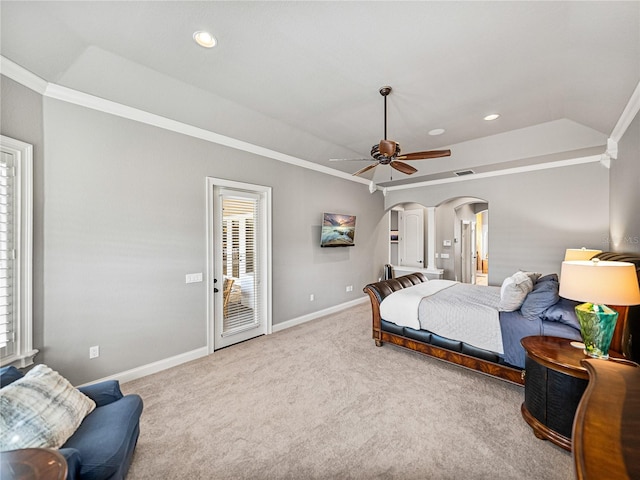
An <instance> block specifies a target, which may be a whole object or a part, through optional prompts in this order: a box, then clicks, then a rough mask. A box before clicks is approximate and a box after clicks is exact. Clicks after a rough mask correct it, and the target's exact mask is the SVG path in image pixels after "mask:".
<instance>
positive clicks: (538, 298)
mask: <svg viewBox="0 0 640 480" xmlns="http://www.w3.org/2000/svg"><path fill="white" fill-rule="evenodd" d="M559 288H560V284H559V283H558V282H557V281H555V280H546V281H543V282H538V283H536V284H535V285H534V286H533V290H532V291H531V292H530V293H529V294H528V295H527V298H525V299H524V302H522V306H521V307H520V313H522V316H524V317H527V318H531V319H533V318H539V317H541V316H542V314H543V313H544V312H545V311H546V310H547V309H548V308H549V307H551V306H552V305H555V304H556V303H558V300H560V295H558V289H559Z"/></svg>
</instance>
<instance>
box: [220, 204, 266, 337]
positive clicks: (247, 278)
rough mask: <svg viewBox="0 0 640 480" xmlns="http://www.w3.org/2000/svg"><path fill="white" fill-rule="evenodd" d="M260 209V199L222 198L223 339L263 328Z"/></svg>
mask: <svg viewBox="0 0 640 480" xmlns="http://www.w3.org/2000/svg"><path fill="white" fill-rule="evenodd" d="M258 208H259V198H255V199H252V198H251V197H250V196H244V195H243V196H242V197H235V196H227V195H223V197H222V273H223V276H224V281H225V284H224V285H223V288H224V290H225V291H224V312H223V328H222V335H223V336H224V335H230V334H234V333H238V332H241V331H243V330H248V329H250V328H256V327H258V326H259V325H260V315H259V312H260V305H261V303H260V302H261V301H262V299H261V298H260V288H259V285H258V281H259V278H260V272H259V271H258V262H257V261H256V259H257V258H258V255H259V253H260V252H259V251H258V244H259V243H258V241H257V239H258V235H257V232H258V229H259V228H260V224H259V210H258Z"/></svg>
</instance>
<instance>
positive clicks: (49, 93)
mask: <svg viewBox="0 0 640 480" xmlns="http://www.w3.org/2000/svg"><path fill="white" fill-rule="evenodd" d="M0 73H2V74H3V75H5V76H7V77H8V78H11V79H12V80H15V81H16V82H18V83H20V84H22V85H24V86H25V87H27V88H30V89H32V90H34V91H36V92H38V93H40V94H42V95H44V96H45V97H49V98H53V99H56V100H61V101H64V102H68V103H72V104H75V105H79V106H82V107H86V108H91V109H93V110H97V111H100V112H104V113H108V114H111V115H116V116H119V117H122V118H127V119H129V120H134V121H137V122H141V123H145V124H148V125H153V126H155V127H158V128H162V129H165V130H169V131H173V132H176V133H181V134H183V135H187V136H191V137H194V138H199V139H201V140H205V141H208V142H211V143H216V144H219V145H224V146H226V147H229V148H234V149H236V150H241V151H245V152H248V153H253V154H255V155H260V156H263V157H267V158H271V159H273V160H278V161H281V162H284V163H289V164H291V165H296V166H298V167H302V168H306V169H309V170H314V171H316V172H320V173H324V174H326V175H331V176H334V177H338V178H342V179H344V180H349V181H352V182H356V183H361V184H363V185H368V186H369V188H370V191H371V190H373V191H371V193H373V192H374V191H375V190H382V191H383V192H384V193H386V191H392V190H405V189H409V188H417V187H422V186H425V185H436V184H438V183H450V182H452V181H455V179H442V180H433V181H426V182H420V183H414V184H408V185H397V186H395V187H380V186H378V185H376V184H374V183H373V181H372V180H367V179H365V178H362V177H354V176H353V175H351V174H349V173H345V172H341V171H339V170H335V169H333V168H329V167H325V166H324V165H318V164H316V163H313V162H310V161H308V160H303V159H301V158H298V157H294V156H292V155H288V154H286V153H281V152H277V151H275V150H271V149H268V148H264V147H260V146H258V145H254V144H251V143H248V142H245V141H242V140H238V139H235V138H232V137H228V136H225V135H221V134H218V133H215V132H212V131H210V130H206V129H203V128H199V127H194V126H193V125H189V124H186V123H183V122H179V121H176V120H172V119H170V118H167V117H162V116H160V115H156V114H153V113H149V112H146V111H144V110H140V109H137V108H133V107H129V106H127V105H123V104H121V103H117V102H112V101H111V100H106V99H104V98H100V97H96V96H94V95H89V94H87V93H83V92H79V91H77V90H73V89H71V88H67V87H63V86H61V85H56V84H54V83H48V82H47V81H46V80H43V79H42V78H40V77H38V76H37V75H35V74H33V73H31V72H29V71H28V70H26V69H25V68H23V67H21V66H20V65H18V64H16V63H14V62H12V61H11V60H9V59H8V58H6V57H4V56H2V55H0ZM638 111H640V83H638V85H637V86H636V89H635V90H634V92H633V93H632V95H631V98H630V99H629V102H628V103H627V105H626V107H625V109H624V111H623V112H622V115H621V116H620V118H619V120H618V123H617V124H616V126H615V127H614V129H613V131H612V132H611V139H613V140H615V141H619V140H620V138H621V137H622V136H623V135H624V133H625V132H626V130H627V128H628V127H629V125H630V124H631V122H632V121H633V119H634V118H635V116H636V114H637V113H638ZM556 163H559V162H553V164H556ZM553 164H545V165H547V166H544V167H539V166H536V165H534V166H532V167H539V168H532V169H527V167H518V168H511V169H505V170H500V171H495V172H487V173H484V174H474V175H468V176H466V178H464V177H457V178H458V179H462V178H464V180H475V179H478V178H486V177H490V176H501V175H511V174H514V173H521V172H523V171H531V170H539V169H541V168H556V167H557V166H564V165H553ZM572 165H575V163H574V164H572Z"/></svg>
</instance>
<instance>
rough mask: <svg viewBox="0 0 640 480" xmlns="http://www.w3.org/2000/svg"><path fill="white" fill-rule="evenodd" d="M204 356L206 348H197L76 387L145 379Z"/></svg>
mask: <svg viewBox="0 0 640 480" xmlns="http://www.w3.org/2000/svg"><path fill="white" fill-rule="evenodd" d="M206 356H207V347H201V348H197V349H196V350H191V351H190V352H185V353H180V354H178V355H175V356H173V357H169V358H164V359H162V360H158V361H157V362H152V363H148V364H146V365H142V366H140V367H136V368H132V369H131V370H125V371H124V372H120V373H116V374H114V375H109V376H108V377H103V378H99V379H98V380H94V381H91V382H87V383H83V384H82V385H77V386H78V387H84V386H86V385H93V384H94V383H100V382H104V381H106V380H118V381H120V383H126V382H131V381H133V380H137V379H138V378H142V377H146V376H147V375H152V374H154V373H158V372H161V371H163V370H167V369H169V368H173V367H177V366H178V365H182V364H183V363H187V362H191V361H192V360H197V359H198V358H202V357H206Z"/></svg>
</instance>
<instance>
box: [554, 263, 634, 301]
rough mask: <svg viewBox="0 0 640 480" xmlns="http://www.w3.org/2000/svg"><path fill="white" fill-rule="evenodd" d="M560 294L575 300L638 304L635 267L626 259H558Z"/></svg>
mask: <svg viewBox="0 0 640 480" xmlns="http://www.w3.org/2000/svg"><path fill="white" fill-rule="evenodd" d="M560 296H561V297H564V298H568V299H570V300H577V301H579V302H590V303H599V304H607V305H620V306H621V305H638V304H640V289H639V288H638V277H637V275H636V267H635V265H634V264H633V263H628V262H604V261H586V260H582V261H568V262H562V270H561V271H560Z"/></svg>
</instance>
